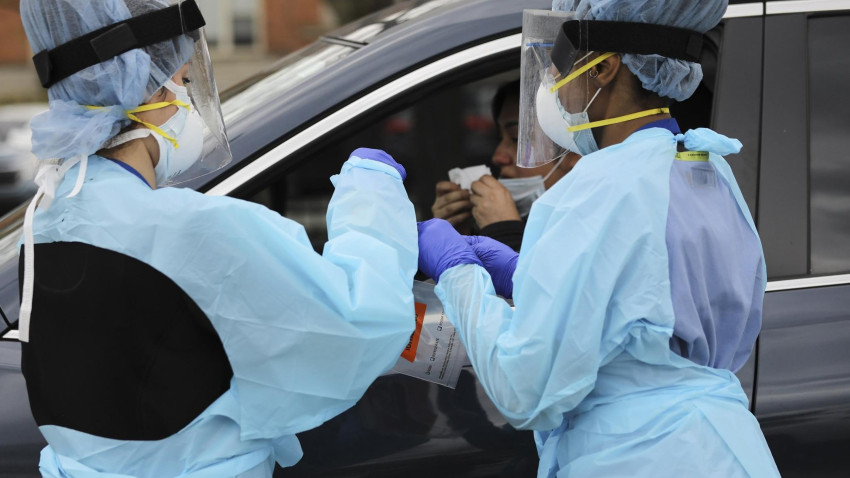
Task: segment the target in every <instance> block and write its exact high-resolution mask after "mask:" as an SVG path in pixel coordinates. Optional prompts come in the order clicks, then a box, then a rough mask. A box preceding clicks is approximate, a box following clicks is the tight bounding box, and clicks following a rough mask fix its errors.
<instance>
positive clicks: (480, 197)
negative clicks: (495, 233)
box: [470, 175, 521, 229]
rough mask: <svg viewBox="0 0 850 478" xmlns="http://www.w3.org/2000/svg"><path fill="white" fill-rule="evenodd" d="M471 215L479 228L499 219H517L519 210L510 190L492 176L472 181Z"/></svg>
mask: <svg viewBox="0 0 850 478" xmlns="http://www.w3.org/2000/svg"><path fill="white" fill-rule="evenodd" d="M470 202H471V203H472V217H473V218H475V223H476V224H478V227H479V228H480V229H483V228H485V227H487V226H489V225H490V224H493V223H496V222H501V221H519V220H521V218H520V217H519V212H517V209H516V204H514V200H513V198H512V197H511V193H510V191H508V189H507V188H506V187H504V186H503V185H502V183H500V182H499V181H498V180H497V179H496V178H494V177H493V176H490V175H487V176H482V177H481V179H479V180H478V181H475V182H473V183H472V196H471V197H470Z"/></svg>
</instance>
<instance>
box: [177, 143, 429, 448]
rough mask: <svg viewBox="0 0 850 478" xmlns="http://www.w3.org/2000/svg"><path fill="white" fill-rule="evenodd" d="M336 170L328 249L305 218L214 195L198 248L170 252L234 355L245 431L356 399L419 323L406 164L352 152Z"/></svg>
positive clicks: (282, 424) (196, 236)
mask: <svg viewBox="0 0 850 478" xmlns="http://www.w3.org/2000/svg"><path fill="white" fill-rule="evenodd" d="M331 180H332V182H333V184H334V186H335V192H334V194H333V197H332V199H331V202H330V205H329V208H328V212H327V221H328V235H329V240H328V242H327V243H326V244H325V246H324V252H323V253H322V254H321V255H320V254H317V253H316V252H314V250H313V248H312V247H311V245H310V242H309V240H308V238H307V235H306V233H305V231H304V228H303V227H302V226H301V225H299V224H297V223H295V222H293V221H290V220H288V219H286V218H284V217H282V216H280V215H279V214H277V213H275V212H273V211H270V210H268V209H266V208H264V207H262V206H259V205H256V204H252V203H248V202H245V201H240V200H235V199H231V198H226V197H215V198H209V197H207V198H206V199H207V201H204V202H203V204H204V206H203V207H200V208H199V210H197V211H195V213H196V214H195V215H194V218H195V219H194V220H193V223H194V225H195V226H196V227H195V229H197V231H195V232H192V233H190V234H189V236H190V239H188V240H191V242H192V247H191V249H190V250H189V251H187V252H186V253H185V254H184V257H174V258H173V260H174V261H178V262H181V263H182V264H183V265H184V266H185V267H181V269H183V270H182V271H181V272H179V273H178V274H177V275H178V276H179V277H181V278H182V282H183V283H182V284H180V285H181V286H182V287H184V289H188V290H187V292H188V293H189V295H190V296H192V297H193V299H195V300H196V302H197V303H198V304H199V306H200V307H201V308H202V309H203V310H204V312H206V313H207V315H208V317H209V318H210V320H211V321H212V323H213V326H214V327H215V328H216V330H217V332H218V334H219V336H220V337H221V339H222V343H223V344H224V348H225V351H226V352H227V355H228V358H229V360H230V362H231V366H232V368H233V372H234V377H233V381H232V391H233V392H234V393H235V394H236V396H237V399H238V401H239V404H240V417H239V422H240V424H241V426H242V438H243V439H254V438H276V437H280V436H283V435H289V434H295V433H298V432H301V431H304V430H309V429H311V428H314V427H316V426H318V425H320V424H322V423H323V422H325V421H326V420H328V419H330V418H332V417H334V416H336V415H337V414H339V413H341V412H343V411H344V410H346V409H347V408H349V407H351V406H352V405H353V404H354V403H355V402H356V401H357V400H358V399H359V398H360V397H361V396H362V394H363V393H364V392H365V391H366V388H367V387H368V386H369V384H371V383H372V381H374V380H375V378H377V377H378V376H379V375H380V374H381V373H383V372H385V371H386V370H388V369H389V368H390V367H392V365H393V364H394V363H395V361H396V359H397V358H398V357H399V355H400V354H401V351H402V349H403V348H404V346H405V345H406V343H407V340H408V339H409V337H410V334H411V333H412V331H413V327H414V324H415V313H414V306H413V294H412V286H413V275H414V274H415V272H416V269H417V266H416V264H417V254H418V248H417V231H416V220H415V214H414V209H413V205H412V204H411V203H410V201H409V200H408V198H407V194H406V192H405V189H404V186H403V184H402V181H401V179H400V176H399V175H398V173H397V172H396V171H395V170H394V169H393V168H392V167H390V166H386V165H383V164H380V163H377V162H375V161H370V160H361V159H359V158H352V159H349V161H348V162H347V163H346V164H345V165H344V166H343V169H342V172H341V173H340V174H339V175H336V176H334V177H333V178H332V179H331ZM211 226H213V227H211ZM190 229H192V228H190ZM202 231H214V232H202Z"/></svg>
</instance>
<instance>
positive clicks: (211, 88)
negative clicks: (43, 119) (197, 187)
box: [33, 0, 232, 187]
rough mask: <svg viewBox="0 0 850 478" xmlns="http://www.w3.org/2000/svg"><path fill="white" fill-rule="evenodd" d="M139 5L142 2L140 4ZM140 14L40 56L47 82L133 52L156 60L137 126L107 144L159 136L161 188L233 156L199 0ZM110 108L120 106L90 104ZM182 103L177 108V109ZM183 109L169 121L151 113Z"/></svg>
mask: <svg viewBox="0 0 850 478" xmlns="http://www.w3.org/2000/svg"><path fill="white" fill-rule="evenodd" d="M134 5H136V7H137V8H138V5H139V4H138V3H136V4H134ZM143 5H146V6H147V8H146V9H145V10H143V12H142V13H140V14H137V16H134V17H131V18H129V19H126V20H123V21H120V22H117V23H114V24H111V25H107V26H105V27H103V28H101V29H99V30H97V31H93V32H90V33H88V34H86V35H83V36H81V37H78V38H75V39H73V40H71V41H69V42H67V43H65V44H62V45H60V46H58V47H56V48H54V49H52V50H45V51H42V52H39V53H38V54H36V56H35V57H33V60H34V62H35V66H36V70H37V72H38V75H39V79H40V81H41V83H42V86H44V87H45V88H49V87H51V86H52V85H54V84H56V83H57V82H59V81H61V80H63V79H65V78H67V77H69V76H71V75H73V74H75V73H77V72H79V71H82V70H84V69H86V68H88V67H90V66H93V65H96V64H98V63H100V62H105V61H108V60H110V59H112V58H114V57H116V56H118V55H121V54H123V53H125V52H128V51H130V50H136V49H139V50H142V51H144V52H145V53H146V54H147V57H149V58H150V78H149V79H148V85H147V91H146V94H147V95H148V96H147V98H148V99H147V101H145V102H144V103H143V104H141V105H139V106H138V107H136V108H133V109H130V110H126V111H125V112H124V113H125V117H126V118H127V119H129V120H130V121H131V122H132V123H131V125H130V127H129V128H125V129H124V130H123V131H122V132H121V133H119V134H118V135H117V136H115V137H114V138H112V139H110V140H109V141H107V142H106V143H104V145H103V149H109V148H111V147H117V146H119V145H121V144H122V143H125V142H128V141H131V140H134V139H139V138H144V137H146V136H151V135H152V136H154V137H155V139H156V140H157V143H158V144H159V149H160V158H159V161H158V163H157V166H156V173H157V186H158V187H162V186H173V185H177V184H182V183H186V182H188V181H192V180H194V179H197V178H199V177H201V176H204V175H206V174H209V173H211V172H213V171H216V170H218V169H220V168H222V167H224V166H225V165H227V164H228V163H230V161H231V160H232V155H231V152H230V145H229V143H228V140H227V133H226V131H225V127H224V119H223V116H222V113H221V104H220V102H219V96H218V88H217V87H216V84H215V77H214V76H213V71H212V62H211V61H210V55H209V50H208V48H207V42H206V38H205V36H204V30H203V27H204V25H205V24H206V23H205V21H204V18H203V15H202V14H201V11H200V9H199V8H198V5H197V3H196V0H164V1H162V0H158V1H154V0H150V2H149V3H147V4H143ZM85 106H86V108H88V109H90V110H108V109H110V108H112V107H114V106H115V105H85ZM175 106H176V108H174V107H175ZM165 108H169V111H171V110H176V113H174V114H173V115H171V117H170V118H169V119H168V120H167V121H164V122H162V121H159V120H153V119H152V116H156V117H159V116H161V115H152V114H151V113H149V112H152V111H155V110H162V109H165Z"/></svg>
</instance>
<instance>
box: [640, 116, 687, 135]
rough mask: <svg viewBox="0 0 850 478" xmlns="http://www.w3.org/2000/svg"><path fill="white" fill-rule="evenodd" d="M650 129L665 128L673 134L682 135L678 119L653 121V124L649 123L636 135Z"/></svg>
mask: <svg viewBox="0 0 850 478" xmlns="http://www.w3.org/2000/svg"><path fill="white" fill-rule="evenodd" d="M650 128H664V129H666V130H668V131H670V132H671V133H673V134H681V133H682V130H681V129H680V128H679V123H678V122H677V121H676V118H665V119H662V120H658V121H653V122H652V123H647V124H645V125H643V126H641V127H640V128H638V129H637V130H636V131H635V133H637V132H638V131H643V130H645V129H650Z"/></svg>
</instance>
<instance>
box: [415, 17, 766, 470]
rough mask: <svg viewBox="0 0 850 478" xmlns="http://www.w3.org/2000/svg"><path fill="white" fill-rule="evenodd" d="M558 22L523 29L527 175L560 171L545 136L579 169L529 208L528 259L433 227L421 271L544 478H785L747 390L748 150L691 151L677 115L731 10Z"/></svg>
mask: <svg viewBox="0 0 850 478" xmlns="http://www.w3.org/2000/svg"><path fill="white" fill-rule="evenodd" d="M554 6H555V8H554V10H556V11H555V12H550V11H536V12H530V11H527V12H525V18H524V20H525V21H524V24H523V70H522V75H524V76H523V77H522V82H523V86H522V88H523V89H524V93H523V99H524V100H527V99H529V98H530V99H531V101H525V103H524V104H523V106H522V107H521V108H522V109H523V110H524V111H531V114H530V115H527V116H524V117H525V118H526V119H528V118H532V119H535V120H536V121H534V122H533V123H534V124H533V125H531V126H529V125H528V122H527V121H526V125H525V127H523V126H522V125H521V129H523V131H524V132H521V134H525V135H526V138H525V140H526V141H525V143H524V144H521V145H520V155H521V159H520V160H521V161H524V163H521V165H524V166H533V165H536V164H540V162H545V161H546V160H548V159H551V158H554V157H557V153H558V150H557V149H555V150H554V153H553V154H547V151H549V150H547V149H546V148H545V147H544V145H543V143H542V142H540V141H537V140H539V138H540V137H539V135H538V133H540V134H544V133H545V135H546V136H547V137H548V138H549V139H550V140H552V141H553V142H554V143H555V146H556V147H559V148H576V149H577V150H578V153H579V154H581V155H582V156H583V158H582V160H581V161H579V162H578V164H577V165H576V167H575V169H573V171H572V172H571V174H569V175H567V176H566V177H565V178H564V179H562V180H561V181H559V182H558V184H556V185H555V186H553V187H552V188H551V189H549V190H548V191H547V192H546V193H545V194H544V195H543V196H542V197H540V198H539V199H538V200H537V201H536V202H535V203H534V206H533V207H532V209H531V213H530V216H529V219H528V225H527V227H526V232H525V237H524V239H523V243H522V249H521V252H520V253H519V254H517V253H515V252H513V251H512V250H510V249H508V248H507V247H505V246H502V245H500V244H499V243H497V242H495V241H493V240H491V239H488V238H482V237H474V236H473V237H464V236H461V235H459V234H458V233H457V232H456V231H455V230H454V229H453V228H452V227H451V225H449V224H448V223H447V222H445V221H441V220H431V221H428V222H425V223H422V224H420V231H419V234H420V236H419V241H420V259H419V264H420V268H422V269H423V270H424V271H425V272H427V273H428V274H429V275H430V276H431V277H433V278H434V279H436V280H438V285H437V288H436V292H437V294H438V296H439V297H440V299H441V300H442V302H443V304H444V306H445V308H446V315H447V316H448V317H449V318H450V319H451V320H452V321H453V322H454V324H455V325H456V326H457V327H458V328H459V333H460V336H461V338H462V340H463V343H464V345H465V346H466V349H467V351H468V353H469V356H470V360H471V362H472V365H473V367H474V368H475V370H476V373H477V375H478V377H479V380H480V382H481V384H482V386H483V387H484V390H485V391H486V392H487V394H488V395H489V396H490V398H491V399H492V400H493V402H494V403H495V404H496V406H497V407H498V408H499V410H500V411H501V413H502V414H503V415H504V416H505V418H506V419H507V420H508V421H509V422H510V423H511V424H512V425H514V426H515V427H518V428H525V429H532V430H535V432H536V433H535V438H536V441H537V444H538V452H539V454H540V468H539V476H541V477H554V476H557V477H560V478H565V477H570V478H582V477H603V476H604V477H614V476H624V477H625V476H628V477H654V478H657V477H682V476H689V477H707V476H712V477H714V476H716V477H724V478H729V477H768V476H778V471H777V469H776V465H775V464H774V461H773V458H772V455H771V453H770V450H769V449H768V447H767V444H766V442H765V440H764V437H763V435H762V433H761V430H760V428H759V424H758V422H757V421H756V419H755V417H754V416H753V415H752V414H751V413H750V412H749V409H748V403H747V397H746V395H745V394H744V391H743V390H742V388H741V385H740V383H739V382H738V379H737V378H736V377H735V374H734V372H735V371H737V370H738V369H740V368H741V367H742V366H743V365H744V363H745V362H746V361H747V359H748V357H749V356H750V354H751V353H752V351H753V344H754V343H755V340H756V336H757V334H758V332H759V328H760V325H761V313H762V300H763V295H764V290H765V284H766V283H765V264H764V258H763V253H762V249H761V245H760V242H759V237H758V234H757V232H756V229H755V226H754V224H753V220H752V218H751V217H750V213H749V210H748V208H747V205H746V204H745V203H744V200H743V198H742V195H741V192H740V190H739V188H738V185H737V184H736V182H735V178H734V176H733V175H732V171H731V169H730V167H729V165H728V163H727V162H726V160H725V159H724V157H723V156H725V155H731V154H734V153H737V152H738V151H739V150H740V148H741V144H740V142H738V141H737V140H733V139H730V138H727V137H725V136H722V135H720V134H718V133H715V132H714V131H711V130H708V129H697V130H692V131H688V132H686V133H684V134H682V133H681V132H680V131H679V128H678V125H677V123H676V121H675V119H674V118H672V117H671V116H670V114H669V109H668V105H669V102H670V100H684V99H686V98H688V96H690V95H691V94H692V93H693V91H694V90H695V89H696V87H697V85H698V83H699V82H700V80H701V77H702V74H701V70H700V66H699V64H698V63H696V62H697V61H698V55H699V52H700V50H701V46H700V45H701V41H702V33H704V32H705V31H707V30H709V29H711V28H712V27H713V26H715V25H716V24H717V23H718V22H719V21H720V19H721V18H722V16H723V13H724V11H725V9H726V1H719V0H711V1H702V0H700V1H665V0H581V1H556V2H555V5H554ZM535 15H536V16H535ZM535 19H539V21H537V20H535ZM547 22H549V24H550V25H554V26H552V27H548V28H549V32H548V33H546V30H547V26H546V25H547ZM553 22H554V23H553ZM538 26H539V27H540V28H537V27H538ZM671 27H672V28H671ZM535 62H536V63H535ZM529 108H531V110H529ZM521 121H522V120H521ZM521 141H522V138H521ZM500 296H502V297H512V298H513V302H514V306H515V309H512V308H511V307H510V305H509V304H508V303H507V302H506V301H505V300H503V299H502V298H501V297H500Z"/></svg>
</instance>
